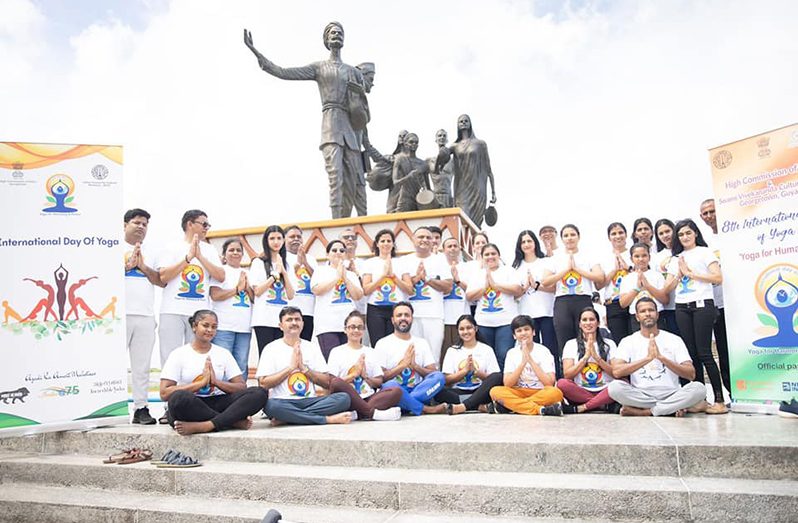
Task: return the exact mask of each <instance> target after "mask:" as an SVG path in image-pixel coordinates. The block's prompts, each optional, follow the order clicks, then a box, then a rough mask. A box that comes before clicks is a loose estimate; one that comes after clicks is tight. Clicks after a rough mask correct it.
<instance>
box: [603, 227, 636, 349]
mask: <svg viewBox="0 0 798 523" xmlns="http://www.w3.org/2000/svg"><path fill="white" fill-rule="evenodd" d="M607 238H608V239H609V240H610V244H612V254H610V255H609V256H608V257H607V258H606V259H605V260H604V263H603V264H602V269H603V270H604V284H605V285H604V289H603V291H602V295H603V297H604V306H605V307H606V308H607V328H609V329H610V333H611V334H612V339H613V340H614V341H615V343H616V345H617V344H618V343H620V342H621V340H622V339H624V338H625V337H627V336H628V335H629V314H628V312H627V311H626V309H624V308H623V307H621V303H620V299H621V281H622V280H623V278H624V276H626V275H627V274H629V267H630V266H631V265H632V261H631V260H630V259H629V251H628V250H627V249H626V226H625V225H624V224H622V223H620V222H613V223H611V224H610V225H609V226H608V227H607Z"/></svg>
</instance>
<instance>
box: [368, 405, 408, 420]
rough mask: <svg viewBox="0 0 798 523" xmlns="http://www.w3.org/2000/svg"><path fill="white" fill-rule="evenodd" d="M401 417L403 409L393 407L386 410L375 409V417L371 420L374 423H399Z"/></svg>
mask: <svg viewBox="0 0 798 523" xmlns="http://www.w3.org/2000/svg"><path fill="white" fill-rule="evenodd" d="M401 417H402V409H400V408H399V407H391V408H390V409H385V410H380V409H374V416H373V417H372V418H371V419H373V420H374V421H397V420H398V419H399V418H401Z"/></svg>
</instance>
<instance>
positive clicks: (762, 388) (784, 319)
mask: <svg viewBox="0 0 798 523" xmlns="http://www.w3.org/2000/svg"><path fill="white" fill-rule="evenodd" d="M710 160H711V162H712V174H713V185H714V192H715V200H716V208H717V219H718V233H719V235H720V241H721V253H722V259H721V266H722V269H723V293H724V301H725V304H726V325H727V329H728V341H729V359H730V362H731V380H732V386H733V388H734V390H733V391H732V396H733V397H734V398H735V400H736V401H738V402H747V403H762V402H775V401H777V400H789V399H790V398H798V315H796V310H798V124H795V125H791V126H788V127H784V128H781V129H777V130H775V131H771V132H768V133H764V134H760V135H757V136H752V137H751V138H746V139H744V140H740V141H738V142H734V143H731V144H727V145H723V146H720V147H716V148H715V149H711V150H710Z"/></svg>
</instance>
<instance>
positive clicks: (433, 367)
mask: <svg viewBox="0 0 798 523" xmlns="http://www.w3.org/2000/svg"><path fill="white" fill-rule="evenodd" d="M391 323H392V324H393V329H394V330H393V334H390V335H388V336H385V337H384V338H382V339H381V340H380V341H378V342H377V346H376V347H375V348H374V356H375V359H376V361H377V362H378V363H379V364H380V365H381V366H382V372H383V380H384V384H383V386H382V388H383V389H387V388H391V387H401V388H402V390H403V393H402V401H400V402H399V406H400V407H401V408H402V410H403V411H407V412H410V413H412V414H413V415H415V416H419V415H421V414H442V413H444V412H446V407H447V404H446V403H440V404H439V405H436V406H434V407H433V406H429V403H430V402H431V401H432V399H433V398H435V399H436V400H438V401H443V400H444V399H446V400H448V399H450V398H449V396H450V395H448V394H447V391H446V390H445V388H444V386H443V385H444V383H445V382H446V377H445V376H444V375H443V373H442V372H440V371H439V370H438V365H437V363H436V361H435V359H434V358H433V356H432V352H431V351H430V348H429V344H428V343H427V342H426V340H424V339H423V338H418V337H416V336H412V335H411V334H410V329H411V326H412V325H413V306H412V305H410V303H408V302H405V301H403V302H399V303H397V304H396V305H394V307H393V312H392V314H391ZM454 396H457V394H454ZM451 399H452V400H453V402H454V403H459V398H451Z"/></svg>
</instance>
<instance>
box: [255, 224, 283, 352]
mask: <svg viewBox="0 0 798 523" xmlns="http://www.w3.org/2000/svg"><path fill="white" fill-rule="evenodd" d="M261 245H262V247H263V254H261V256H260V258H258V259H255V260H252V265H251V266H250V268H249V279H250V282H251V284H252V288H253V290H254V291H255V303H254V305H253V307H252V329H253V330H254V331H255V338H256V339H257V342H258V356H260V354H261V352H263V347H265V346H266V345H268V344H269V343H271V342H273V341H274V340H276V339H278V338H281V337H282V336H283V332H282V331H281V330H280V318H279V316H280V311H281V310H282V308H283V307H285V306H286V305H288V300H290V299H292V298H293V297H294V284H293V283H292V282H293V277H291V275H290V274H289V272H288V270H287V269H286V267H288V266H289V265H288V258H287V254H286V249H285V231H283V228H282V227H280V226H279V225H269V226H268V227H266V230H265V231H263V237H262V239H261Z"/></svg>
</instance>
